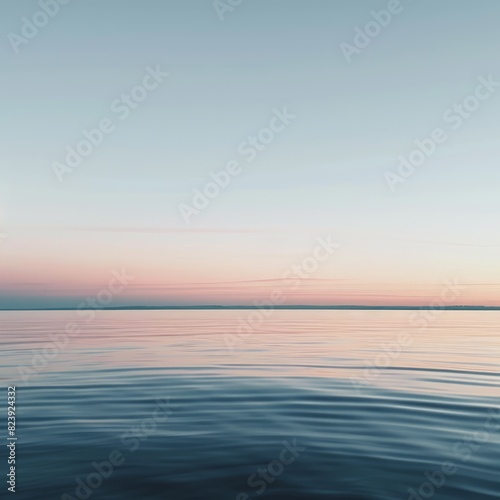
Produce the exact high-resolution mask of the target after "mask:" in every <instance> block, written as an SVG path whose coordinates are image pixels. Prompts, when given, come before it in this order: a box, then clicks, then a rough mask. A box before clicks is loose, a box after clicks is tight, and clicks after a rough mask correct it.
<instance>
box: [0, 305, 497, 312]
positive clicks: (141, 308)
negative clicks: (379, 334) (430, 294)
mask: <svg viewBox="0 0 500 500" xmlns="http://www.w3.org/2000/svg"><path fill="white" fill-rule="evenodd" d="M254 309H257V310H258V309H278V310H279V309H282V310H332V311H335V310H337V311H343V310H348V311H421V310H424V311H426V310H429V311H433V310H441V311H500V306H443V307H431V306H363V305H345V306H319V305H312V306H307V305H295V306H294V305H276V306H272V307H266V306H254V305H251V306H249V305H246V306H245V305H239V306H217V305H208V306H202V305H198V306H116V307H98V308H94V307H83V308H76V307H43V308H17V309H16V308H6V309H3V308H0V312H2V311H88V310H99V311H171V310H178V311H183V310H195V311H197V310H198V311H199V310H254Z"/></svg>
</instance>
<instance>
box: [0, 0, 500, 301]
mask: <svg viewBox="0 0 500 500" xmlns="http://www.w3.org/2000/svg"><path fill="white" fill-rule="evenodd" d="M388 3H389V2H386V1H382V2H379V1H369V2H368V1H347V0H346V1H326V0H325V1H320V0H309V1H305V0H301V1H297V0H295V1H294V0H286V1H285V0H265V1H264V0H252V1H250V0H244V1H243V2H242V3H241V5H239V6H237V7H235V8H234V10H233V11H232V12H228V13H226V15H225V17H224V20H223V21H221V20H220V19H219V17H218V15H217V13H216V11H215V9H214V6H213V4H212V2H211V1H201V0H200V1H196V0H186V1H159V0H145V1H141V2H139V1H128V0H120V1H113V0H107V1H102V0H101V1H97V0H95V1H94V0H87V1H85V2H82V1H77V0H73V1H72V2H70V3H68V4H67V5H62V6H60V11H59V13H58V14H57V15H56V16H55V17H54V18H52V19H50V21H49V22H48V24H47V25H46V26H44V27H43V28H40V30H39V33H38V34H37V35H36V36H35V37H33V38H32V39H31V40H29V43H27V44H25V45H22V46H21V47H20V50H19V52H18V53H15V52H14V51H13V49H12V46H11V43H10V42H9V39H8V35H9V33H12V32H15V33H18V34H19V33H21V27H22V24H23V21H22V18H23V17H27V18H28V19H32V17H33V15H34V14H35V13H36V12H37V11H39V10H40V6H39V5H38V3H37V2H31V1H19V0H16V1H13V0H11V1H4V3H3V5H4V15H3V16H2V19H0V34H3V36H4V42H3V43H2V44H1V46H0V57H1V60H2V69H3V75H4V78H2V81H1V83H0V85H1V86H2V91H3V95H4V96H5V103H4V112H3V113H2V116H1V118H0V120H1V121H2V139H3V140H2V148H1V150H0V155H1V156H0V157H1V163H0V169H1V183H0V209H1V214H2V220H1V222H2V231H1V232H3V233H5V234H6V237H5V239H4V240H3V241H2V244H1V245H0V254H1V258H2V264H1V265H2V267H3V268H4V272H3V273H2V275H3V276H4V277H3V278H2V282H1V283H0V286H1V289H0V305H1V303H4V304H10V305H12V304H16V305H17V304H19V305H23V304H26V303H28V302H27V299H26V297H27V296H28V295H29V297H31V298H30V299H29V300H30V301H31V302H30V304H35V303H36V304H44V305H46V304H62V303H64V304H73V303H74V301H75V299H74V297H73V296H71V297H70V298H68V297H67V294H66V293H65V290H67V289H69V288H70V287H71V289H74V288H75V287H76V288H78V286H79V284H81V283H82V277H83V276H86V277H87V276H88V277H89V278H88V279H89V281H88V283H86V285H87V286H88V287H90V288H91V287H94V288H96V289H97V290H98V289H99V287H100V286H101V284H102V283H103V282H105V281H106V276H107V275H108V273H109V272H110V269H113V268H115V267H116V268H120V267H127V269H131V272H132V271H133V272H134V273H135V275H136V276H137V283H138V284H140V285H141V286H143V285H145V284H148V285H149V284H151V283H154V284H155V285H156V284H158V285H161V286H167V285H170V284H172V283H190V282H193V281H203V282H207V283H212V284H213V286H214V287H216V286H217V283H219V282H220V281H238V280H240V279H244V280H246V279H249V278H251V279H271V278H272V279H274V278H277V277H279V276H281V273H282V269H283V267H285V268H286V267H287V266H289V265H292V264H293V263H294V262H296V261H297V259H299V260H300V259H301V258H302V256H304V255H307V254H308V252H310V251H311V249H312V248H313V246H314V241H315V238H317V237H318V236H321V235H325V234H331V235H334V237H335V238H336V239H338V241H339V242H340V243H341V245H342V247H341V248H342V250H341V251H340V252H339V255H338V257H336V258H334V259H332V262H328V263H326V264H325V266H324V267H322V268H321V269H320V270H319V271H318V274H317V276H315V277H318V278H320V277H324V278H325V279H330V280H336V279H342V280H351V282H352V283H353V287H354V288H353V289H356V290H359V294H360V295H359V300H358V301H355V302H364V301H366V293H367V290H372V289H375V283H379V282H380V281H381V280H382V281H386V282H397V283H399V284H401V286H400V288H398V290H397V293H399V292H401V293H402V297H403V299H402V300H406V299H405V297H406V296H408V297H409V298H408V299H407V302H408V301H409V302H411V301H412V300H413V299H414V294H412V293H410V290H412V287H413V288H415V287H424V286H425V287H433V286H438V285H439V284H440V283H441V282H442V281H443V280H444V279H446V278H450V279H451V278H455V277H458V278H459V279H460V280H462V281H463V282H470V283H473V288H472V289H471V290H470V294H471V295H470V296H469V295H467V297H468V299H467V300H468V301H469V302H484V301H488V302H494V301H495V300H497V299H495V298H494V296H493V294H492V293H491V290H492V286H493V287H494V284H495V283H497V282H499V281H500V275H499V272H500V267H499V264H498V250H499V248H500V238H499V237H498V235H497V232H496V231H495V229H494V228H495V227H496V225H497V217H496V216H497V215H498V213H499V209H500V199H499V197H498V188H497V186H498V182H499V181H500V173H499V168H498V167H499V158H500V155H499V153H500V151H499V148H500V146H499V144H500V143H499V141H498V136H499V135H500V127H499V125H498V118H497V117H498V111H499V108H500V91H498V92H497V93H492V95H491V97H490V98H488V99H487V100H485V101H482V102H481V103H480V106H479V108H478V109H477V111H474V113H472V114H471V116H470V118H467V119H466V120H464V122H463V125H462V126H461V127H460V128H459V129H458V130H451V128H450V125H449V124H447V123H445V122H443V113H444V112H445V111H446V110H447V109H449V108H450V107H451V106H453V104H454V103H459V102H462V101H463V100H464V99H465V98H466V97H467V96H470V95H471V94H473V93H474V91H475V88H476V87H477V85H478V78H480V77H484V78H487V77H489V76H490V75H492V77H493V78H494V79H496V80H497V81H500V71H498V63H497V60H498V53H499V49H500V35H499V34H498V19H499V15H500V4H499V3H498V2H496V1H493V0H483V1H482V2H479V3H477V2H472V1H463V0H461V1H456V0H454V1H451V0H448V1H440V2H432V1H417V0H413V1H409V0H407V1H401V6H402V12H400V13H399V14H397V15H393V19H392V21H391V22H390V24H389V25H388V26H387V27H385V28H383V29H382V30H381V33H380V34H379V35H378V36H377V37H375V38H374V39H373V40H371V42H370V44H369V45H368V46H367V47H366V48H364V49H363V50H362V51H361V53H360V54H357V55H355V56H354V57H353V59H352V61H351V62H350V63H349V62H347V61H346V59H345V58H344V55H343V53H342V51H341V49H340V44H341V43H342V42H346V43H353V38H354V34H355V31H354V30H355V27H356V26H358V27H360V28H361V29H362V28H363V27H364V26H365V25H366V23H367V22H369V21H371V20H372V19H373V17H372V14H371V11H372V10H376V11H380V10H382V9H387V5H388ZM157 66H159V67H161V68H162V70H164V71H166V72H168V73H169V76H168V77H166V78H165V79H164V81H163V82H162V83H161V84H160V85H159V86H158V87H157V88H156V89H155V90H153V91H151V92H150V93H149V94H148V96H147V99H146V100H145V101H143V102H141V103H140V104H139V105H138V106H137V108H136V109H134V110H132V111H131V112H130V115H129V116H128V117H127V118H126V119H125V120H123V121H121V120H119V119H118V117H117V115H116V114H114V113H113V112H112V111H111V109H110V105H111V103H113V101H115V100H116V99H118V98H120V96H121V95H122V94H123V93H124V92H129V91H130V89H131V88H133V87H134V86H135V85H137V84H139V83H140V82H141V81H142V79H143V77H144V75H145V73H146V71H147V70H146V68H147V67H153V68H155V67H157ZM499 90H500V89H499ZM283 108H286V109H287V110H289V112H290V113H292V114H293V115H295V118H294V119H293V121H292V122H291V123H290V125H289V126H287V127H286V128H285V129H284V130H283V131H282V132H280V133H279V134H276V137H275V138H274V140H273V141H272V142H271V143H270V144H269V145H267V146H266V148H265V150H263V151H262V152H260V153H259V155H258V156H257V158H256V159H255V161H253V162H251V163H246V162H245V160H244V158H242V157H241V155H240V154H239V153H238V145H239V144H241V143H242V141H245V140H247V138H248V136H250V135H255V134H256V133H258V132H259V131H260V130H262V128H264V127H267V126H268V124H269V121H270V118H271V117H272V116H273V110H274V109H283ZM105 117H110V118H112V119H113V122H114V124H115V125H116V130H115V131H114V132H113V133H112V134H109V136H106V137H105V139H104V141H103V143H102V144H101V145H100V146H98V147H96V148H95V150H94V151H93V152H92V154H91V155H89V156H88V157H87V158H85V159H84V161H83V162H82V164H80V165H79V166H78V167H77V168H75V170H74V171H73V172H71V173H70V174H68V175H66V176H65V177H64V181H63V182H61V183H60V182H58V179H57V177H56V176H55V174H54V171H53V168H52V165H53V163H54V162H55V161H59V162H62V161H64V157H65V153H64V152H65V148H66V147H67V146H73V147H74V146H75V145H76V144H77V143H78V141H80V140H81V139H82V129H84V128H86V129H91V128H93V127H96V126H97V125H98V123H99V121H100V120H101V119H103V118H105ZM437 127H442V128H443V129H446V131H447V132H448V133H449V139H448V140H447V141H446V142H445V143H444V144H442V145H440V146H439V147H438V148H437V150H436V152H435V153H434V154H433V155H432V156H431V157H429V158H428V159H427V160H426V162H425V163H424V164H423V165H422V166H420V167H418V168H417V169H416V170H415V173H414V174H413V175H412V176H410V177H409V178H407V179H405V182H404V183H402V184H400V185H398V186H397V189H396V190H395V191H394V192H393V191H391V190H390V189H389V187H388V185H387V182H386V179H385V178H384V173H386V172H387V171H388V170H391V171H396V168H397V165H398V160H397V159H398V157H399V156H400V155H408V154H409V153H410V152H411V151H412V149H415V145H414V141H415V140H416V139H423V138H425V137H429V136H430V134H431V132H432V131H433V130H434V129H435V128H437ZM231 160H238V161H240V162H241V163H242V166H243V171H242V173H241V174H239V175H238V176H236V177H234V178H233V179H232V180H231V184H230V186H228V187H227V188H226V189H225V190H222V192H221V193H220V195H219V196H218V197H217V198H215V199H214V200H212V201H211V202H210V204H209V206H208V207H207V208H206V209H205V210H203V211H202V212H201V213H200V214H199V215H197V216H195V217H193V218H192V220H191V221H190V224H186V222H185V220H183V218H182V216H181V213H180V211H179V205H180V204H190V203H191V200H192V198H193V189H195V188H198V189H202V188H203V187H204V186H205V185H206V183H207V182H209V181H210V177H209V175H210V172H214V171H219V170H222V169H224V168H225V166H226V164H227V163H228V162H229V161H231ZM138 230H140V231H142V232H140V231H139V232H138ZM180 230H181V231H182V232H179V231H180ZM144 231H146V232H144ZM207 231H208V232H207ZM214 231H217V232H214ZM225 231H226V232H227V233H225ZM237 231H246V232H245V233H244V236H241V234H242V233H238V232H237ZM123 249H125V250H123ZM200 254H202V255H204V256H205V257H204V258H202V259H201V260H202V261H203V262H200ZM334 261H335V262H334ZM224 264H227V265H224ZM19 283H32V285H29V286H28V285H27V284H26V285H23V291H22V292H18V291H16V292H15V293H14V294H13V290H14V289H16V290H17V288H15V287H16V286H18V284H19ZM48 284H50V285H51V286H52V287H53V288H54V289H56V290H57V293H56V292H51V293H49V294H47V290H46V287H47V286H48ZM480 285H485V286H484V287H482V286H480ZM82 286H83V285H82ZM137 286H139V285H137ZM44 287H45V288H44ZM356 287H357V288H356ZM367 287H368V288H367ZM334 288H335V283H334V281H333V284H332V290H333V291H335V290H334ZM425 290H426V291H425V293H424V292H421V293H420V292H419V293H420V295H419V297H421V300H423V301H424V302H425V301H426V300H428V298H429V297H430V296H431V295H429V294H430V293H431V292H428V291H427V290H428V289H427V288H425ZM240 292H241V293H240ZM244 292H245V290H242V289H240V288H238V289H237V290H236V292H235V294H236V295H233V293H231V295H232V296H235V297H236V299H234V300H236V301H238V299H239V300H240V301H242V300H247V296H246V295H245V293H244ZM239 293H240V295H238V294H239ZM325 294H326V295H324V297H322V300H325V301H327V302H328V297H329V296H328V293H327V292H325ZM393 298H394V297H393ZM132 299H133V300H134V301H139V302H140V301H148V302H151V301H154V302H158V303H172V302H176V303H177V302H190V301H192V300H194V299H193V298H190V297H187V296H186V297H185V298H183V297H181V298H175V297H174V296H173V295H161V294H156V295H155V296H154V297H153V296H152V295H148V297H147V299H146V298H144V297H142V296H139V295H131V298H127V300H125V299H123V300H124V301H125V302H127V301H130V300H132ZM117 300H118V299H117ZM120 300H122V299H120ZM223 300H228V298H227V297H225V298H224V299H223ZM311 300H312V299H311ZM196 301H202V302H207V301H208V302H212V300H211V297H210V296H208V295H207V296H196ZM398 301H399V299H398ZM351 302H352V300H351Z"/></svg>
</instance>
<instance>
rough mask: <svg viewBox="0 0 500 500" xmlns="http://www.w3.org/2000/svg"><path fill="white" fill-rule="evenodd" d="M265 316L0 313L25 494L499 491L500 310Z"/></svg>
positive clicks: (177, 497) (451, 495)
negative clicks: (70, 331) (252, 324)
mask: <svg viewBox="0 0 500 500" xmlns="http://www.w3.org/2000/svg"><path fill="white" fill-rule="evenodd" d="M254 313H255V311H254ZM81 314H82V313H81ZM251 314H252V311H137V312H136V311H127V312H122V311H109V312H102V311H101V312H98V313H97V315H96V317H95V318H94V319H90V318H88V317H84V316H83V315H82V316H78V314H77V313H76V312H67V311H66V312H23V313H21V312H3V313H0V341H1V343H2V349H1V363H0V364H1V369H0V375H1V376H2V379H3V385H4V387H5V390H4V396H3V397H4V402H6V398H7V394H6V387H7V385H8V384H11V383H14V384H15V385H16V386H17V405H16V407H17V420H18V428H17V437H18V441H17V464H16V465H17V496H13V497H12V498H17V499H25V498H26V499H41V500H47V499H60V498H66V499H70V498H73V499H74V498H91V499H124V500H127V499H139V500H143V499H171V500H184V499H193V500H201V499H206V500H225V499H233V500H234V499H238V500H246V499H247V498H262V499H283V500H285V499H287V500H290V499H304V500H308V499H353V500H355V499H359V500H361V499H366V500H379V499H384V500H388V499H407V498H409V497H410V493H409V491H408V490H409V488H414V491H415V492H416V494H417V495H418V496H414V497H413V498H415V499H418V498H430V497H432V498H435V499H454V500H456V499H467V500H470V499H472V500H475V499H477V500H480V499H487V498H488V499H491V498H500V473H499V463H500V413H499V411H500V410H499V408H500V398H499V396H500V389H499V382H500V376H499V375H500V374H499V359H500V334H499V331H498V325H499V323H500V321H499V320H500V313H497V312H441V313H439V314H438V315H437V316H436V317H434V318H431V317H429V318H428V319H427V320H424V319H422V318H413V320H412V319H411V318H412V315H413V314H415V312H409V311H397V312H393V311H389V312H386V311H368V312H358V311H275V312H274V313H273V314H272V315H271V316H270V317H268V318H266V320H265V321H264V322H263V323H262V324H261V325H260V326H259V327H258V329H254V331H253V332H250V333H249V332H247V335H245V338H241V337H240V338H238V337H236V336H235V334H236V333H237V332H238V325H240V324H241V322H240V321H239V319H238V318H241V320H242V321H246V320H247V319H248V318H249V315H251ZM417 314H419V313H417ZM250 319H251V318H250ZM254 319H255V318H254ZM424 322H426V323H427V326H425V327H424V326H423V325H424ZM68 323H76V324H78V325H79V326H80V327H81V333H79V334H78V335H76V336H75V335H73V337H71V338H70V339H69V341H68V340H67V339H66V341H67V345H66V346H64V342H65V340H64V337H63V336H61V333H62V332H64V330H65V328H66V327H67V325H68ZM411 323H413V324H414V325H418V326H411ZM70 328H72V327H70ZM241 331H243V330H241V328H240V332H241ZM404 332H406V334H404ZM50 335H59V336H60V338H59V340H58V342H59V344H60V345H59V348H55V347H54V339H55V337H53V338H52V340H51V339H50V338H49V336H50ZM44 348H45V354H44V355H43V356H42V355H40V354H39V353H40V352H42V351H43V349H44ZM57 350H59V352H57ZM389 352H390V354H389ZM37 353H38V355H37ZM36 355H37V356H36ZM377 364H378V365H380V366H383V368H378V369H377V367H376V365H377ZM33 365H34V366H35V368H33ZM19 366H21V367H26V368H29V367H31V369H32V370H33V371H32V372H29V371H27V372H26V373H25V379H26V380H25V381H23V379H22V377H21V375H20V374H19V372H18V367H19ZM3 406H5V403H4V405H3ZM3 415H4V416H3V418H2V421H3V422H4V423H3V424H2V427H3V429H4V431H3V432H2V435H4V436H5V428H6V423H5V422H6V417H5V412H3ZM497 427H498V429H497ZM285 443H286V444H285ZM2 448H4V451H2V456H1V469H0V470H1V471H2V475H4V474H5V471H6V470H7V466H6V461H7V457H6V451H5V447H4V446H2ZM110 455H111V457H110ZM110 458H112V460H113V461H114V462H115V465H113V464H112V463H110ZM103 462H105V463H104V464H103ZM93 463H94V465H92V464H93ZM99 464H101V465H99ZM94 466H97V468H99V467H100V469H99V470H100V472H99V473H97V472H96V467H94ZM111 467H112V470H111ZM443 471H445V472H443ZM426 473H427V476H428V477H426V475H425V474H426ZM89 474H90V476H89ZM3 477H5V475H4V476H3ZM429 478H430V479H429ZM77 481H79V482H77ZM87 483H89V484H90V485H91V486H89V485H88V484H87ZM424 483H427V484H424ZM433 483H434V484H433ZM78 488H79V489H78ZM1 491H2V495H3V494H4V492H5V493H6V494H7V493H8V492H7V491H6V485H5V483H4V486H3V487H2V490H1ZM65 494H66V495H67V496H64V495H65ZM426 495H427V496H426Z"/></svg>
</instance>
